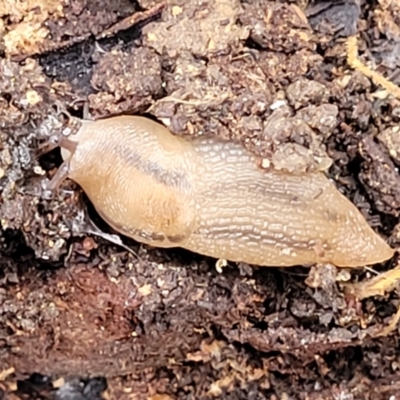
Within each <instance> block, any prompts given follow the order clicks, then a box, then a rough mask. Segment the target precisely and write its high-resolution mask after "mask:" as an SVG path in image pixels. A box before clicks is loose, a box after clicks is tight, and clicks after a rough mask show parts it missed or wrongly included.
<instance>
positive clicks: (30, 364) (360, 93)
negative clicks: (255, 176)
mask: <svg viewBox="0 0 400 400" xmlns="http://www.w3.org/2000/svg"><path fill="white" fill-rule="evenodd" d="M399 26H400V2H399V1H398V0H392V1H389V0H376V1H372V2H371V1H369V2H368V1H364V0H339V1H334V0H331V1H329V0H328V1H317V2H307V1H304V0H297V1H265V0H242V1H239V0H219V1H214V0H190V1H188V0H165V1H164V2H161V1H158V0H136V1H135V0H118V1H106V2H105V1H102V0H58V1H56V0H35V1H33V0H28V1H21V0H18V1H16V0H1V1H0V76H1V78H0V139H1V142H0V143H1V145H0V178H1V180H0V190H1V204H0V220H1V231H0V252H1V257H0V263H1V266H0V399H10V400H17V399H55V400H67V399H82V400H97V399H108V400H112V399H121V400H125V399H126V400H128V399H135V400H136V399H137V400H142V399H144V400H170V399H189V400H190V399H213V398H218V399H250V400H252V399H254V400H256V399H271V400H272V399H322V398H323V399H381V398H382V399H392V400H395V399H397V398H400V397H399V393H400V347H399V338H400V336H399V334H400V330H399V326H398V325H399V324H398V320H399V316H400V314H399V311H398V310H399V307H400V301H399V300H400V299H399V291H398V289H399V287H400V286H399V285H398V280H399V278H400V273H399V267H398V266H397V260H396V257H395V259H393V260H390V261H388V262H387V263H385V264H382V265H377V266H374V269H372V268H370V267H366V268H360V269H356V270H346V269H336V268H335V267H333V266H331V265H317V266H313V267H311V268H307V267H305V266H303V267H302V266H299V267H296V268H281V269H279V268H267V267H265V268H257V267H253V266H249V265H245V264H239V265H236V264H233V263H227V265H225V264H224V263H221V262H219V263H216V260H213V259H209V258H206V257H203V256H201V255H197V254H192V253H190V252H186V251H184V250H180V249H171V250H163V249H156V248H151V247H148V246H145V245H139V244H138V243H136V242H134V241H132V240H130V239H128V238H121V239H122V242H123V243H122V245H120V244H118V242H116V241H114V243H112V242H110V240H107V238H108V237H107V236H106V235H101V234H100V235H98V234H95V235H93V234H91V232H93V230H92V229H91V227H92V225H91V222H90V221H93V222H94V223H95V224H96V225H98V226H99V227H100V228H101V229H102V230H103V231H104V232H105V233H108V234H112V233H114V232H112V231H111V229H110V228H109V227H108V226H107V225H106V224H105V223H104V222H103V221H102V220H101V219H100V218H99V216H98V215H97V214H96V213H95V211H94V210H93V207H92V206H91V205H90V203H89V201H88V200H87V198H86V197H85V195H84V193H82V191H81V190H80V188H79V187H78V186H77V185H75V184H74V183H73V182H71V181H69V180H67V181H65V182H64V183H63V185H62V187H61V188H60V190H58V191H57V193H56V194H55V195H54V196H53V197H51V198H49V197H46V196H45V195H44V191H43V184H44V183H45V182H46V181H47V180H48V179H49V178H51V176H52V175H53V174H54V173H55V171H56V169H57V167H58V166H59V165H60V163H61V157H60V152H59V150H58V149H55V150H53V151H51V152H50V153H47V154H44V155H41V154H40V151H39V149H40V147H41V145H42V144H43V142H45V141H46V140H48V139H49V137H50V136H51V135H53V134H54V133H55V132H60V131H61V130H62V128H63V127H64V126H65V124H66V121H68V116H69V115H73V116H78V117H83V116H86V114H87V111H89V114H90V115H91V117H93V118H100V117H107V116H111V115H118V114H141V115H146V116H148V117H149V118H154V119H157V120H159V121H160V122H162V123H164V124H165V125H167V126H168V127H169V129H170V130H171V131H172V132H173V133H174V134H176V135H192V136H195V135H200V134H202V135H217V136H220V137H223V138H225V139H229V140H237V141H240V142H241V143H242V144H243V146H245V147H247V148H248V149H249V150H251V151H252V152H254V153H255V154H256V155H258V156H260V157H262V159H263V160H266V162H267V163H268V165H269V164H272V165H273V166H274V167H275V168H286V169H288V170H292V171H295V170H299V169H300V170H304V171H310V170H320V171H324V172H325V173H326V174H327V175H328V176H329V177H330V178H331V179H332V180H333V181H334V182H335V183H336V185H337V187H338V189H339V190H341V191H342V192H343V193H344V194H345V195H346V196H347V197H348V198H349V199H350V200H351V201H352V202H354V203H355V204H356V205H357V207H358V208H359V209H360V211H361V212H362V213H363V214H364V215H365V218H366V219H367V220H368V222H369V223H370V224H371V226H372V227H373V228H374V229H375V230H376V231H377V232H378V233H379V234H381V235H382V236H383V237H385V238H386V239H387V240H388V242H389V243H390V245H391V246H393V247H394V248H396V247H397V246H398V245H399V243H400V225H399V221H398V216H399V211H400V174H399V169H398V168H399V166H400V139H399V136H398V135H399V134H400V132H399V119H400V99H399V98H398V91H396V88H397V87H398V85H399V84H400V73H399V71H400V46H399V43H400V28H399ZM355 35H356V36H357V40H356V43H357V49H356V50H357V56H358V58H357V60H352V58H351V57H349V54H350V51H351V45H350V44H349V43H350V42H349V41H348V39H349V37H354V36H355ZM360 65H361V66H360ZM371 71H372V72H371ZM388 82H389V84H388ZM390 82H391V85H390ZM289 156H290V157H289ZM227 195H229V193H227Z"/></svg>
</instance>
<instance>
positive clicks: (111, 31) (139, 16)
mask: <svg viewBox="0 0 400 400" xmlns="http://www.w3.org/2000/svg"><path fill="white" fill-rule="evenodd" d="M165 6H166V4H165V3H161V4H157V5H155V6H154V7H152V8H150V9H149V10H146V11H142V12H137V13H135V14H132V15H130V16H129V17H127V18H124V19H123V20H121V21H119V22H117V23H116V24H114V25H113V26H111V27H110V28H108V29H106V30H105V31H103V32H101V33H99V34H98V35H97V36H96V39H97V40H99V39H104V38H106V37H110V36H113V35H115V34H116V33H118V32H120V31H125V30H127V29H130V28H132V26H134V25H136V24H138V23H139V22H142V21H145V20H148V19H151V18H154V17H155V16H157V15H158V14H160V13H161V12H162V11H163V10H164V8H165Z"/></svg>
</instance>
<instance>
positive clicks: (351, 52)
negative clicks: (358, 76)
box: [346, 36, 400, 99]
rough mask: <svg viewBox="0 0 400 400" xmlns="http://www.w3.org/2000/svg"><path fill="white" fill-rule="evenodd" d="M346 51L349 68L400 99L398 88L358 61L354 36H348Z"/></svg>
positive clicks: (399, 89)
mask: <svg viewBox="0 0 400 400" xmlns="http://www.w3.org/2000/svg"><path fill="white" fill-rule="evenodd" d="M346 50H347V63H348V64H349V65H350V67H351V68H353V69H355V70H356V71H359V72H361V73H362V74H363V75H365V76H366V77H368V78H370V79H372V80H373V82H374V83H375V84H376V85H380V86H382V87H383V88H385V89H386V90H387V91H388V92H390V93H391V94H392V95H394V96H396V97H397V98H399V99H400V88H399V87H398V86H396V85H395V84H394V83H393V82H390V81H389V80H387V79H386V78H385V77H384V76H382V75H381V74H379V73H378V72H376V71H373V70H372V69H371V68H370V67H368V66H367V65H364V64H363V63H362V62H361V61H360V60H359V59H358V45H357V37H356V36H350V37H349V38H348V39H347V41H346Z"/></svg>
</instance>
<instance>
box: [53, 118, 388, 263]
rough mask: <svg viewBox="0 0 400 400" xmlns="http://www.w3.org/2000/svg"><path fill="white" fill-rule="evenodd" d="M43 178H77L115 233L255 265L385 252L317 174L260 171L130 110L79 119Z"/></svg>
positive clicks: (236, 154)
mask: <svg viewBox="0 0 400 400" xmlns="http://www.w3.org/2000/svg"><path fill="white" fill-rule="evenodd" d="M59 145H60V147H61V148H62V157H63V159H64V160H65V162H64V164H63V165H62V166H61V167H60V169H59V171H58V172H57V174H56V175H55V177H54V178H53V180H52V183H51V188H53V189H54V188H55V187H57V186H58V185H59V184H60V183H61V182H62V180H63V179H65V178H66V177H69V178H71V179H72V180H74V181H75V182H77V183H78V184H79V185H80V186H81V187H82V188H83V190H84V191H85V192H86V194H87V195H88V197H89V198H90V200H91V201H92V202H93V204H94V206H95V208H96V209H97V211H98V212H99V214H100V215H101V216H102V217H103V218H104V220H105V221H106V222H108V223H109V224H110V225H111V226H112V227H113V228H114V229H115V230H116V231H118V232H120V233H122V234H124V235H126V236H129V237H131V238H133V239H135V240H137V241H138V242H142V243H147V244H149V245H152V246H156V247H183V248H185V249H188V250H191V251H194V252H197V253H200V254H203V255H207V256H211V257H215V258H223V259H227V260H231V261H238V262H239V261H242V262H246V263H249V264H254V265H264V266H281V267H283V266H292V265H304V264H312V263H317V262H329V263H332V264H335V265H337V266H341V267H357V266H362V265H366V264H375V263H378V262H382V261H384V260H387V259H389V258H391V257H392V255H393V253H394V251H393V250H392V249H391V248H390V247H389V246H388V245H387V244H386V243H385V242H384V240H383V239H382V238H380V237H379V236H378V235H377V234H376V233H375V232H374V231H373V230H372V229H371V228H370V226H369V225H368V224H367V222H366V221H365V219H364V218H363V216H362V215H361V213H360V212H359V211H358V210H357V208H356V207H355V206H354V205H353V204H352V203H351V202H350V201H349V200H348V199H347V198H346V197H344V196H343V195H342V194H340V192H339V191H338V190H337V189H336V187H335V186H334V185H333V184H332V183H331V182H330V181H329V180H328V179H327V177H326V176H325V175H324V174H323V173H320V172H315V173H308V174H298V175H295V174H289V173H285V172H281V171H265V170H262V169H260V168H259V167H258V166H257V159H256V157H255V156H253V155H252V154H251V153H249V152H248V151H247V150H245V149H244V148H243V147H242V146H241V145H240V144H236V143H232V142H224V141H221V140H219V139H217V138H214V137H213V138H196V139H188V140H186V139H182V138H179V137H177V136H174V135H172V134H171V133H170V132H169V131H168V130H167V129H166V128H165V127H164V126H163V125H161V124H159V123H157V122H154V121H152V120H150V119H146V118H143V117H134V116H121V117H113V118H109V119H105V120H98V121H83V123H82V126H81V127H80V129H79V131H78V132H77V133H76V134H75V135H72V136H70V137H69V138H68V139H65V138H64V139H61V140H60V143H59Z"/></svg>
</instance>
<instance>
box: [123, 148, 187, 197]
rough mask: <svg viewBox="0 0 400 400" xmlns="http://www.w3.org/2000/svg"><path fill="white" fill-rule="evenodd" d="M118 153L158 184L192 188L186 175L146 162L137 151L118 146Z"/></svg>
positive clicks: (149, 161)
mask: <svg viewBox="0 0 400 400" xmlns="http://www.w3.org/2000/svg"><path fill="white" fill-rule="evenodd" d="M117 151H118V153H119V154H120V155H121V156H122V157H123V158H124V159H125V160H127V162H129V163H130V164H132V165H134V166H135V168H137V169H138V170H139V171H141V172H143V173H144V174H146V175H149V176H151V177H153V178H154V179H155V180H156V181H157V182H160V183H162V184H164V185H166V186H169V187H176V188H181V189H186V190H187V189H189V188H190V184H189V183H188V181H187V179H186V176H185V174H184V173H182V172H179V171H173V170H172V171H169V170H166V169H164V168H163V167H161V165H159V164H157V163H156V162H154V161H151V160H144V159H143V158H142V157H141V156H140V155H139V154H138V153H137V152H136V151H132V149H131V148H129V147H127V146H123V145H122V144H119V145H118V148H117Z"/></svg>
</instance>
